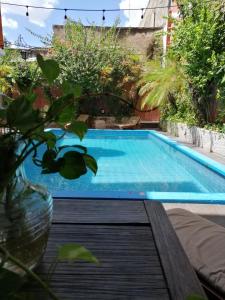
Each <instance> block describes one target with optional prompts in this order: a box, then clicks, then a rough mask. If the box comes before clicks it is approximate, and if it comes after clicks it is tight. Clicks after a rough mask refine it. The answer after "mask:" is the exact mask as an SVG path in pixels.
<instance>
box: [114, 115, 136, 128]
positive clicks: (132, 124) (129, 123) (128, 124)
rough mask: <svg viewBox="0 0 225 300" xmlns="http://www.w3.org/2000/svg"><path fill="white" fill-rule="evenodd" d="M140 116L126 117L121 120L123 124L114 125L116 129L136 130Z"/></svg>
mask: <svg viewBox="0 0 225 300" xmlns="http://www.w3.org/2000/svg"><path fill="white" fill-rule="evenodd" d="M140 119H141V118H140V117H139V116H133V117H124V118H122V120H121V123H117V124H114V127H115V128H119V129H131V128H136V127H137V126H138V124H139V122H140Z"/></svg>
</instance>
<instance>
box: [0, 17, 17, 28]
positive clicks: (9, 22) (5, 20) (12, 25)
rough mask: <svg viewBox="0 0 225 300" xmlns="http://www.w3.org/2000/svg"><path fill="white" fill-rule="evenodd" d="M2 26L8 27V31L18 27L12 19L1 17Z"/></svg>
mask: <svg viewBox="0 0 225 300" xmlns="http://www.w3.org/2000/svg"><path fill="white" fill-rule="evenodd" d="M2 25H3V27H8V28H10V29H16V28H17V27H18V22H17V21H16V20H14V19H11V18H7V17H5V16H3V17H2Z"/></svg>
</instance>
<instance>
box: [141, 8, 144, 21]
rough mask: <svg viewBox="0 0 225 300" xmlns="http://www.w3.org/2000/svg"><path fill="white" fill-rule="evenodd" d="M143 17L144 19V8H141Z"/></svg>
mask: <svg viewBox="0 0 225 300" xmlns="http://www.w3.org/2000/svg"><path fill="white" fill-rule="evenodd" d="M141 18H142V19H144V8H142V9H141Z"/></svg>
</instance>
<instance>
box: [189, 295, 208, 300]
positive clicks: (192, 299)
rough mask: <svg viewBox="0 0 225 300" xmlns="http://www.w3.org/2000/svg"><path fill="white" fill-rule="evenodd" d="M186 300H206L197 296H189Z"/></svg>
mask: <svg viewBox="0 0 225 300" xmlns="http://www.w3.org/2000/svg"><path fill="white" fill-rule="evenodd" d="M186 300H206V299H205V298H203V297H202V296H199V295H190V296H188V297H187V299H186Z"/></svg>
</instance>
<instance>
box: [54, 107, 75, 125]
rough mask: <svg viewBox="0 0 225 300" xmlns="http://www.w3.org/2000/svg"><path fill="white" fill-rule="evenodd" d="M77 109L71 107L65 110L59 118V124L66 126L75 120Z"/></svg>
mask: <svg viewBox="0 0 225 300" xmlns="http://www.w3.org/2000/svg"><path fill="white" fill-rule="evenodd" d="M74 115H75V107H74V106H73V105H70V106H68V107H66V108H64V109H63V111H62V112H61V113H60V114H59V116H58V117H57V123H59V124H62V125H65V124H67V123H69V122H71V121H72V120H73V119H74Z"/></svg>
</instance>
